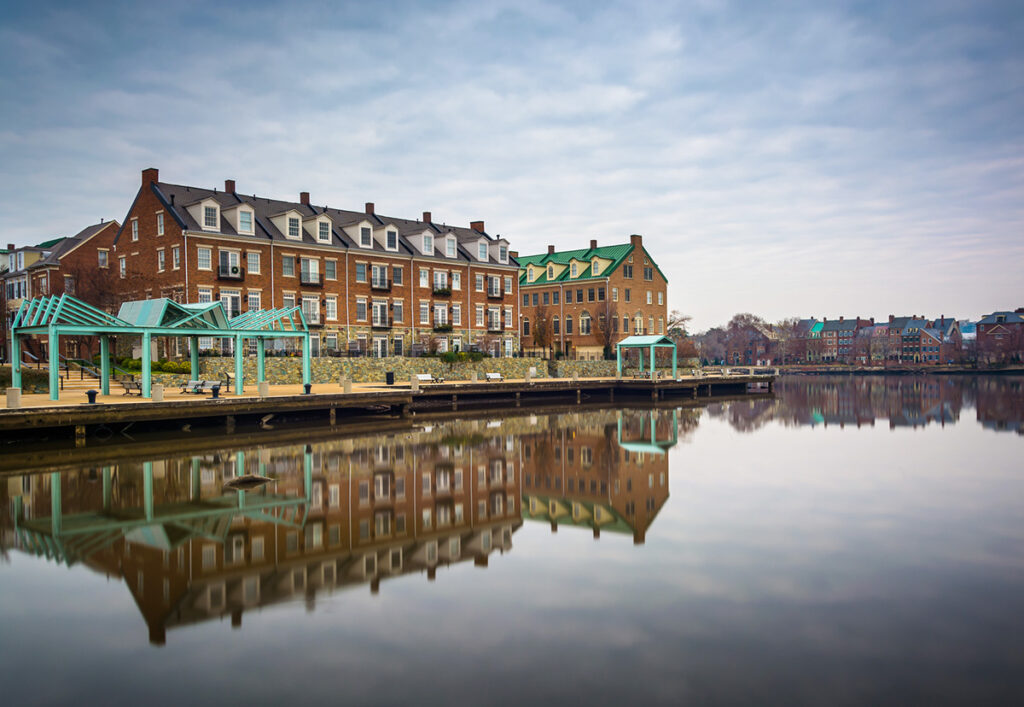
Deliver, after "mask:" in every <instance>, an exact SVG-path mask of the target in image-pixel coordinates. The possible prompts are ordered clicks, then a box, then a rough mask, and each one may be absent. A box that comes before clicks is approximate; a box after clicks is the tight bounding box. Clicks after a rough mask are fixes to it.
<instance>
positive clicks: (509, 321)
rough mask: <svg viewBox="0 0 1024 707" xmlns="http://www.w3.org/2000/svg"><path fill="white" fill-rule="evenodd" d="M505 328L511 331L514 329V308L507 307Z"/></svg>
mask: <svg viewBox="0 0 1024 707" xmlns="http://www.w3.org/2000/svg"><path fill="white" fill-rule="evenodd" d="M505 328H506V329H511V328H512V308H511V307H505Z"/></svg>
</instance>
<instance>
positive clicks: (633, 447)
mask: <svg viewBox="0 0 1024 707" xmlns="http://www.w3.org/2000/svg"><path fill="white" fill-rule="evenodd" d="M659 413H660V411H659V410H651V411H650V439H649V440H648V439H643V437H644V435H645V432H644V427H645V422H646V421H645V420H644V418H643V416H642V415H641V416H640V437H641V439H636V440H630V439H623V437H622V429H623V426H622V411H621V410H620V411H619V415H618V418H619V419H618V433H619V438H618V442H619V446H620V447H622V448H623V449H628V450H629V451H631V452H643V453H645V454H664V453H665V452H666V450H668V449H671V448H672V447H674V446H676V443H677V442H678V441H679V436H678V435H679V433H678V428H679V414H678V413H677V412H676V411H675V410H673V411H672V425H671V428H670V430H669V436H668V439H658V418H659V417H660V414H659Z"/></svg>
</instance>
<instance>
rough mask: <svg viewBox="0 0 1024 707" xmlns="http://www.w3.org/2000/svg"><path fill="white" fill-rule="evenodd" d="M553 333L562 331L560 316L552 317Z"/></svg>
mask: <svg viewBox="0 0 1024 707" xmlns="http://www.w3.org/2000/svg"><path fill="white" fill-rule="evenodd" d="M551 333H552V334H558V333H560V331H559V328H558V317H553V318H552V319H551Z"/></svg>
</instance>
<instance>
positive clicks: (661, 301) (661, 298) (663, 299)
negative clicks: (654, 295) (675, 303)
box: [658, 292, 665, 305]
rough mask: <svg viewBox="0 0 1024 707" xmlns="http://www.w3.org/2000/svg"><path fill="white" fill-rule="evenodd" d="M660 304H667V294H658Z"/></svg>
mask: <svg viewBox="0 0 1024 707" xmlns="http://www.w3.org/2000/svg"><path fill="white" fill-rule="evenodd" d="M658 304H659V305H662V304H665V293H664V292H659V293H658Z"/></svg>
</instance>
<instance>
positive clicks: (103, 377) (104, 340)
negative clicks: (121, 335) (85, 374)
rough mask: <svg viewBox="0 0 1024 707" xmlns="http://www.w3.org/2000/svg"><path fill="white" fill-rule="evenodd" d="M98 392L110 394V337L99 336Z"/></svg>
mask: <svg viewBox="0 0 1024 707" xmlns="http://www.w3.org/2000/svg"><path fill="white" fill-rule="evenodd" d="M100 393H102V394H103V395H110V337H109V336H107V335H106V334H103V335H102V336H100Z"/></svg>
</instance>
